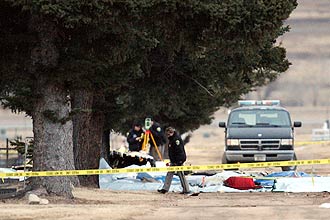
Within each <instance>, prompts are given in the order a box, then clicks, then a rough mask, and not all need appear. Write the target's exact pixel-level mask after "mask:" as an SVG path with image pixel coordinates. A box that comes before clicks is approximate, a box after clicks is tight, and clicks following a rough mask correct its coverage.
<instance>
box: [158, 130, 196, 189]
mask: <svg viewBox="0 0 330 220" xmlns="http://www.w3.org/2000/svg"><path fill="white" fill-rule="evenodd" d="M165 133H166V135H167V137H168V140H169V143H168V155H169V157H170V163H171V164H170V165H171V166H182V165H183V163H184V162H185V161H186V159H187V156H186V151H185V149H184V143H183V141H182V139H181V137H180V135H179V134H178V133H177V132H176V131H175V129H174V128H172V127H168V128H166V132H165ZM177 174H178V176H179V178H180V182H181V186H182V189H183V191H182V193H183V194H188V193H190V190H189V185H188V183H187V180H186V178H185V176H184V173H183V171H178V172H177ZM173 175H174V172H168V173H167V175H166V178H165V183H164V186H163V188H162V189H160V190H158V192H160V193H167V192H168V191H169V189H170V186H171V182H172V179H173Z"/></svg>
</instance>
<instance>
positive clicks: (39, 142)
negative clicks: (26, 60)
mask: <svg viewBox="0 0 330 220" xmlns="http://www.w3.org/2000/svg"><path fill="white" fill-rule="evenodd" d="M29 22H30V24H29V29H30V31H31V32H34V33H36V34H37V35H36V36H37V38H36V42H35V44H34V45H33V48H31V60H30V61H31V63H30V66H29V72H30V73H31V74H33V75H34V78H35V81H34V91H33V92H34V93H35V94H36V98H35V100H34V101H33V112H32V119H33V133H34V158H33V160H34V161H33V169H34V170H36V171H51V170H72V169H74V160H73V144H72V130H73V128H72V122H71V120H70V119H69V113H70V111H71V106H70V103H69V102H68V97H67V91H66V89H65V88H64V85H63V84H62V83H61V81H57V80H55V77H54V75H55V73H56V68H57V65H58V59H59V50H58V48H57V46H56V44H57V39H58V28H57V26H56V24H55V23H54V22H53V21H52V20H47V19H46V18H44V17H42V16H35V15H33V16H32V17H31V19H30V21H29ZM32 181H33V185H34V186H36V187H45V188H46V190H47V191H48V192H49V193H54V194H56V195H61V196H65V197H68V198H72V197H73V194H72V187H71V185H72V184H73V183H75V182H78V178H77V177H72V176H71V177H40V178H34V179H33V180H32Z"/></svg>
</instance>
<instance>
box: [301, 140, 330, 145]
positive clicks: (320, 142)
mask: <svg viewBox="0 0 330 220" xmlns="http://www.w3.org/2000/svg"><path fill="white" fill-rule="evenodd" d="M321 144H329V145H330V141H295V146H303V145H321Z"/></svg>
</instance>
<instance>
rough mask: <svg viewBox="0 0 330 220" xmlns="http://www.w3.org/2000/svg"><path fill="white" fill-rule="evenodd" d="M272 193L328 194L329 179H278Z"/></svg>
mask: <svg viewBox="0 0 330 220" xmlns="http://www.w3.org/2000/svg"><path fill="white" fill-rule="evenodd" d="M273 191H274V192H296V193H297V192H330V177H300V178H280V179H277V180H276V183H275V189H273Z"/></svg>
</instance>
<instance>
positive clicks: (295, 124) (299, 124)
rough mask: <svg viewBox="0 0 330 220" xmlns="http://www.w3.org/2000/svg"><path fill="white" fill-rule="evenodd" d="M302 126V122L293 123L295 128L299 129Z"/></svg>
mask: <svg viewBox="0 0 330 220" xmlns="http://www.w3.org/2000/svg"><path fill="white" fill-rule="evenodd" d="M301 126H302V123H301V122H300V121H295V122H293V127H295V128H299V127H301Z"/></svg>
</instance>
